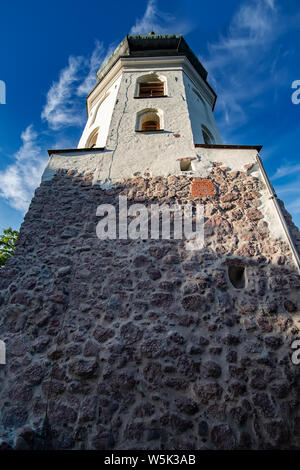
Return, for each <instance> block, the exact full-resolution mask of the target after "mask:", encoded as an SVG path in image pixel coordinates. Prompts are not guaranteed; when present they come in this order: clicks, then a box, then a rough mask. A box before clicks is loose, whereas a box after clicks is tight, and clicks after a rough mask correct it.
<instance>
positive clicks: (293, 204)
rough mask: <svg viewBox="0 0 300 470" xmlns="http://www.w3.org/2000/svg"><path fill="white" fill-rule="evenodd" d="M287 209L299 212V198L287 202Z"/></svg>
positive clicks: (294, 212) (295, 212)
mask: <svg viewBox="0 0 300 470" xmlns="http://www.w3.org/2000/svg"><path fill="white" fill-rule="evenodd" d="M287 209H288V211H290V212H292V213H293V214H300V198H297V199H295V200H294V201H293V202H291V203H289V204H287Z"/></svg>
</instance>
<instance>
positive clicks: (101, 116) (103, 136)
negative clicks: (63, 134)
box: [78, 77, 121, 148]
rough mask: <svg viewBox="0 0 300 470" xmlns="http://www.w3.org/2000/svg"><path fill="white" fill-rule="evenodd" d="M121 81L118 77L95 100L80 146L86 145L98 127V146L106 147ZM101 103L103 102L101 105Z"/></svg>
mask: <svg viewBox="0 0 300 470" xmlns="http://www.w3.org/2000/svg"><path fill="white" fill-rule="evenodd" d="M120 82H121V77H119V78H117V79H116V80H115V81H114V82H113V83H112V85H111V86H110V87H109V88H107V89H105V90H102V92H101V93H100V94H99V96H97V99H96V100H95V102H94V104H93V107H92V108H91V110H90V113H89V116H88V120H87V123H86V125H85V128H84V131H83V133H82V136H81V138H80V141H79V144H78V148H85V147H86V143H87V140H88V138H89V136H90V135H91V133H92V132H93V130H94V129H96V128H98V127H99V133H98V138H97V142H96V147H105V145H106V140H107V135H108V131H109V126H110V121H111V116H112V112H113V109H114V104H115V101H116V98H117V94H118V89H119V86H120ZM105 95H107V97H106V98H105V99H104V101H102V102H101V100H102V99H103V97H104V96H105ZM99 103H101V104H100V106H99Z"/></svg>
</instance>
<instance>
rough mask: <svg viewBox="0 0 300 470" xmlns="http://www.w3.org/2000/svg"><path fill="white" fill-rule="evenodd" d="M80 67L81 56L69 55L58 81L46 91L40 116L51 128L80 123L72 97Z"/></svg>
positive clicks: (81, 63)
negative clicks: (45, 99)
mask: <svg viewBox="0 0 300 470" xmlns="http://www.w3.org/2000/svg"><path fill="white" fill-rule="evenodd" d="M82 67H83V58H82V57H80V56H78V57H73V56H71V57H69V61H68V65H67V67H65V68H64V69H63V70H62V71H61V72H60V75H59V79H58V81H57V82H54V83H53V84H52V86H51V88H50V90H49V91H48V93H47V101H46V104H45V106H44V108H43V111H42V114H41V117H42V119H44V120H46V121H47V123H48V125H49V127H50V128H51V129H53V130H56V129H60V128H61V127H66V126H76V125H81V123H82V116H81V115H80V114H79V113H78V112H76V111H77V110H75V109H74V108H75V107H76V105H75V103H74V99H73V97H74V95H75V93H76V89H77V87H78V83H79V80H80V72H81V68H82Z"/></svg>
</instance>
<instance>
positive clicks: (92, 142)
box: [85, 127, 99, 149]
mask: <svg viewBox="0 0 300 470" xmlns="http://www.w3.org/2000/svg"><path fill="white" fill-rule="evenodd" d="M98 133H99V127H97V129H94V130H93V132H92V133H91V134H90V136H89V138H88V140H87V142H86V146H85V147H86V148H87V149H92V148H94V147H96V144H97V139H98Z"/></svg>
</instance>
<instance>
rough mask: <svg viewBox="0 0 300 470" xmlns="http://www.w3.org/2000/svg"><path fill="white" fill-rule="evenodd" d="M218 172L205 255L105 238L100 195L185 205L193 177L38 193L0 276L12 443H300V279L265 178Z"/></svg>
mask: <svg viewBox="0 0 300 470" xmlns="http://www.w3.org/2000/svg"><path fill="white" fill-rule="evenodd" d="M69 173H71V172H69ZM234 175H235V176H234ZM211 177H212V179H213V181H214V184H215V186H216V189H217V191H216V192H217V194H216V196H211V197H207V198H205V199H203V200H202V202H203V203H204V204H205V210H206V216H207V221H206V225H205V227H206V228H205V233H206V247H205V248H204V249H203V250H201V251H198V252H193V251H190V252H189V251H187V250H186V249H185V246H184V242H182V241H174V240H169V241H168V240H145V241H143V240H111V241H103V240H102V241H101V240H98V238H97V237H96V233H95V227H96V223H97V222H98V220H99V218H97V217H96V216H95V214H96V207H97V206H98V205H99V204H103V203H112V204H116V203H117V202H116V201H117V197H118V195H119V194H127V196H128V199H129V201H131V202H145V201H146V202H147V205H151V203H158V202H159V203H163V202H166V203H168V202H169V203H172V202H173V203H174V202H175V201H176V200H177V201H178V200H179V201H183V200H185V199H186V198H188V195H189V185H190V181H189V179H187V178H184V177H171V178H168V179H164V178H147V177H146V179H145V178H141V177H139V176H137V177H136V178H133V179H131V180H128V181H125V182H124V183H122V184H119V185H117V186H116V187H115V188H114V189H111V190H105V191H104V190H101V189H100V188H99V187H98V186H92V185H91V183H90V181H89V180H90V177H89V176H88V175H87V176H86V177H84V178H81V177H76V176H74V175H72V174H68V175H66V174H64V173H61V174H57V175H56V176H55V178H54V179H53V180H52V181H51V182H45V183H43V184H42V185H41V187H40V188H39V189H38V190H37V191H36V195H35V197H34V199H33V201H32V203H31V206H30V209H29V212H28V214H27V215H26V217H25V221H24V223H23V225H22V229H21V234H20V237H19V239H18V246H17V250H16V254H15V256H14V257H13V258H12V259H11V260H9V262H8V263H7V265H6V267H5V268H4V269H1V270H0V305H1V317H0V338H1V339H3V340H4V341H5V342H6V344H7V365H5V366H0V381H1V390H0V403H1V405H0V409H1V411H0V416H1V418H0V437H1V438H2V448H3V449H4V448H6V447H9V446H12V447H13V448H17V449H28V448H31V449H38V448H48V449H51V448H52V449H149V450H150V449H163V450H180V449H185V450H194V449H274V448H277V449H291V448H299V447H300V412H299V389H300V387H299V377H300V366H296V365H293V364H292V362H291V354H292V349H291V343H292V342H293V341H294V340H295V339H299V284H300V282H299V276H298V275H297V272H296V270H295V267H294V265H293V262H292V260H291V256H290V252H289V247H288V246H287V245H286V244H285V243H284V242H279V241H276V240H271V239H270V237H269V232H268V227H267V225H266V223H265V222H264V221H263V218H262V214H261V213H260V212H259V209H258V206H259V204H258V203H257V199H258V198H259V183H258V182H257V181H256V180H255V179H254V178H253V177H252V176H251V175H247V174H246V173H239V172H231V173H228V172H227V173H226V171H224V170H222V169H220V168H218V167H216V168H215V172H214V173H213V174H212V176H211ZM236 260H238V264H239V265H242V266H244V267H245V276H246V277H245V283H246V284H245V287H244V288H241V289H236V288H234V287H233V285H232V284H231V282H230V279H229V277H228V266H229V265H232V263H233V264H235V263H237V261H236Z"/></svg>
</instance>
